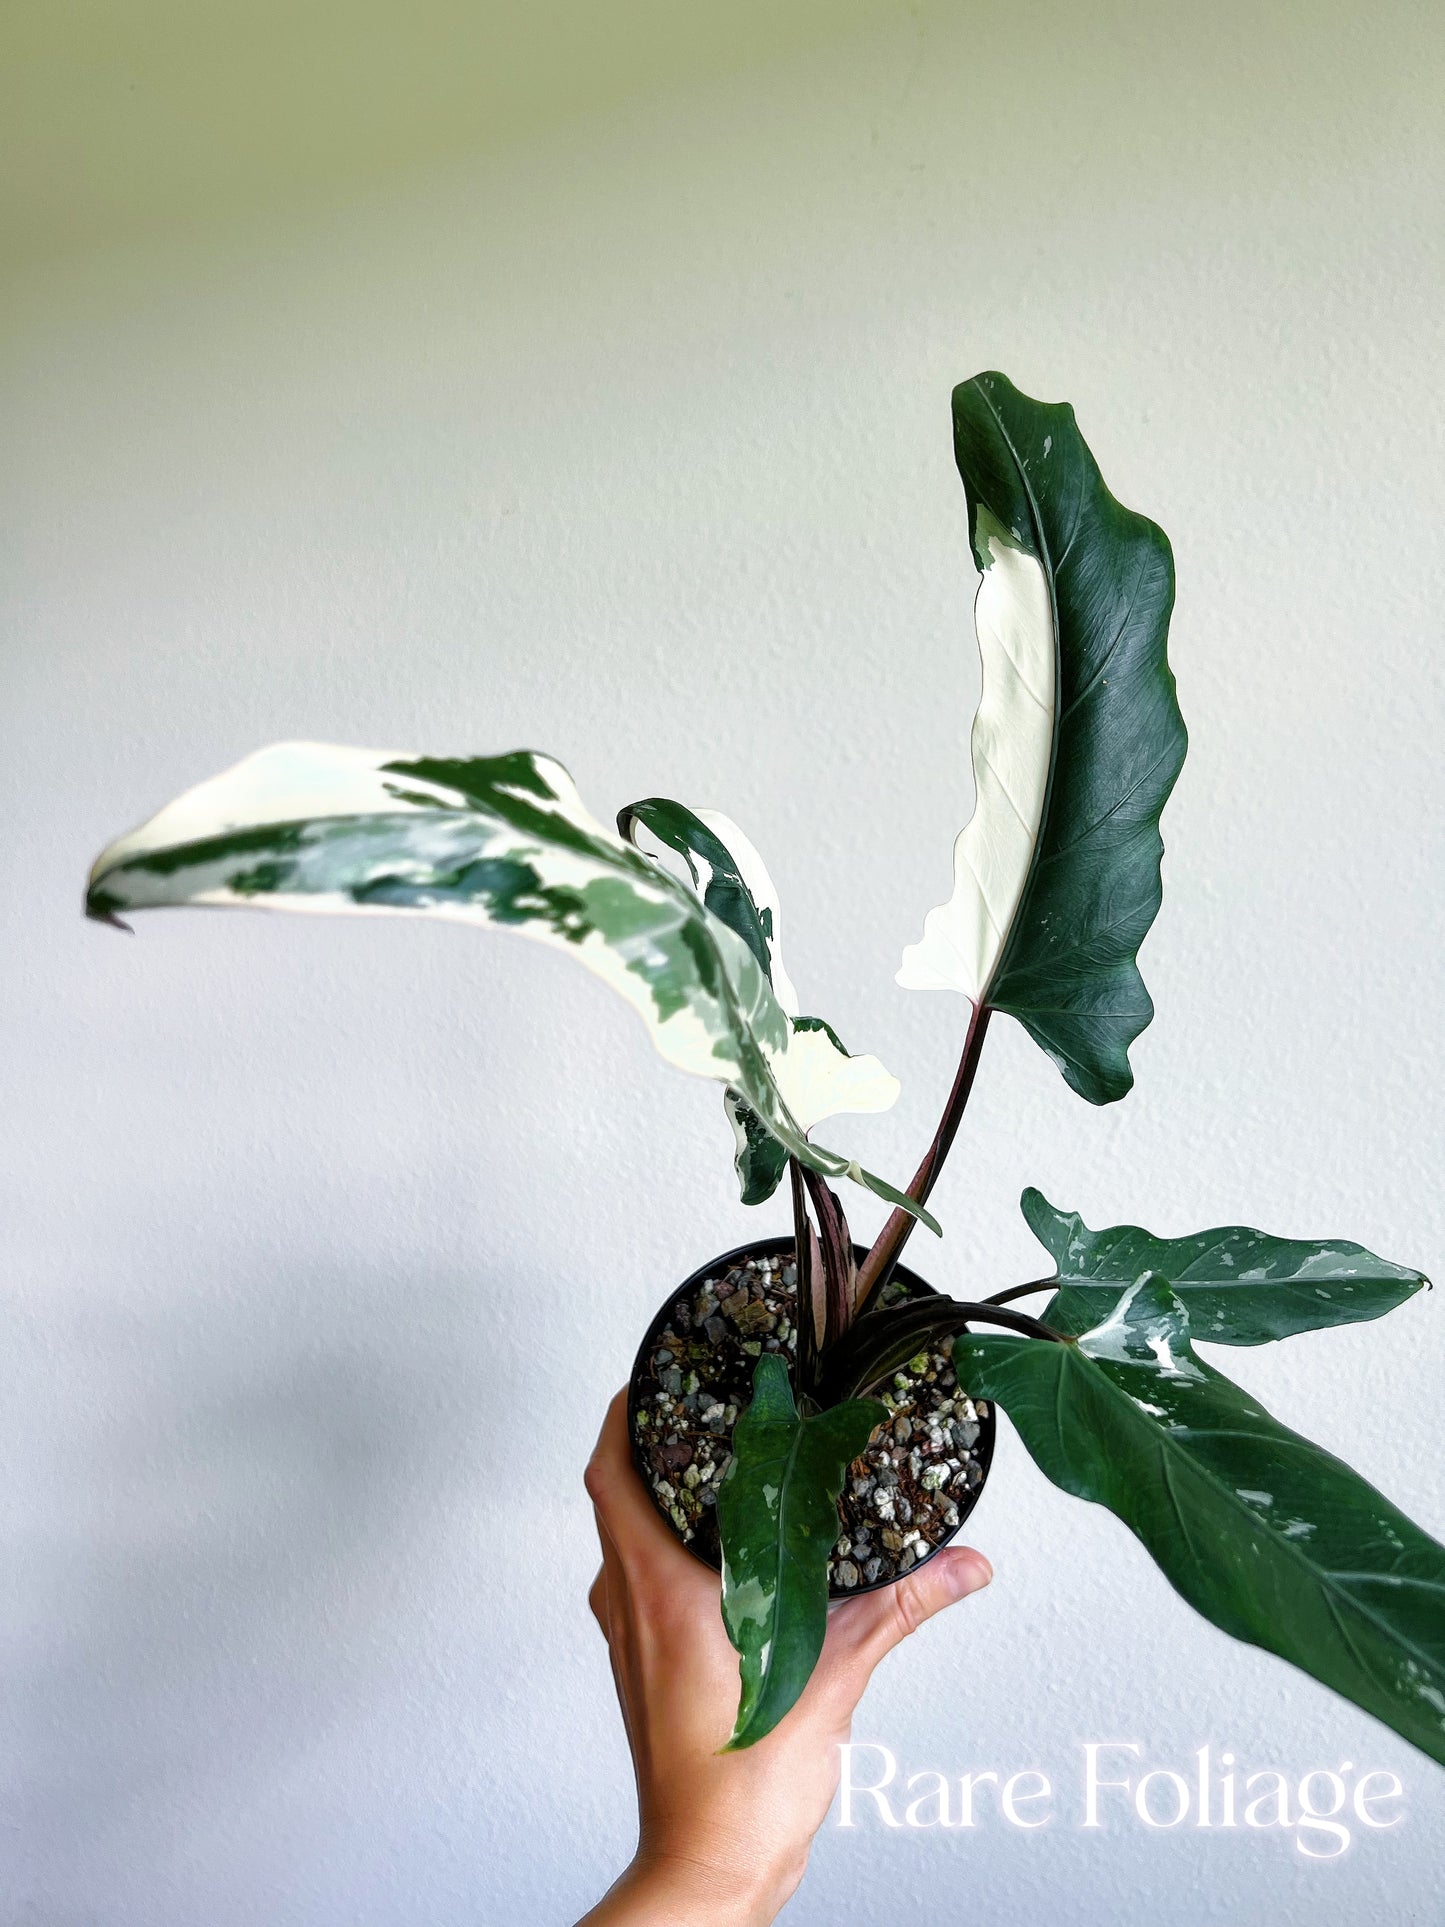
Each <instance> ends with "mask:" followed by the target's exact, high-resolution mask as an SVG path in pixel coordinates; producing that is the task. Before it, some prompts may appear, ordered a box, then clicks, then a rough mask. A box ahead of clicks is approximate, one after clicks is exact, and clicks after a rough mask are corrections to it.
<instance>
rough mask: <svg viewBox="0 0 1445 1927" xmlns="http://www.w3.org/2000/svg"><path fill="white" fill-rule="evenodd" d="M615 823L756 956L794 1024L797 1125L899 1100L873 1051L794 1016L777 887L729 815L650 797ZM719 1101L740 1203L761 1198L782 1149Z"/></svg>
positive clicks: (748, 1117)
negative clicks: (682, 868)
mask: <svg viewBox="0 0 1445 1927" xmlns="http://www.w3.org/2000/svg"><path fill="white" fill-rule="evenodd" d="M617 828H618V831H619V833H620V834H621V835H622V836H624V837H625V838H626V839H627V841H628V842H629V843H631V844H632V845H633V847H634V848H641V844H640V842H639V836H640V833H641V832H642V831H643V830H646V831H647V832H649V833H650V834H651V835H652V836H653V837H655V838H656V839H657V841H658V842H659V843H661V844H662V845H663V846H664V848H666V849H668V850H671V851H672V852H673V853H674V854H675V855H677V856H679V857H681V859H682V861H683V863H684V864H685V865H686V868H687V874H688V877H689V879H690V880H691V883H692V887H693V889H695V890H696V891H697V892H698V894H699V895H700V896H701V897H702V900H703V902H704V903H705V904H706V906H707V908H708V909H709V910H711V912H712V913H713V915H714V916H715V917H720V918H721V919H722V921H723V922H724V923H725V924H727V925H728V927H729V928H730V929H732V930H735V931H736V932H737V934H738V935H739V936H740V937H741V938H742V940H743V942H744V943H746V944H747V946H748V948H749V950H751V951H752V953H753V956H754V957H755V958H756V959H757V962H758V965H759V967H760V968H761V969H762V971H763V972H764V974H765V975H766V977H767V978H768V980H769V982H770V983H771V984H772V987H773V994H774V996H775V997H776V998H777V1000H778V1002H779V1004H780V1005H781V1006H782V1008H783V1010H784V1011H785V1012H786V1013H787V1015H788V1017H789V1018H790V1020H791V1022H792V1025H793V1032H794V1037H793V1043H792V1046H791V1049H790V1051H789V1060H790V1063H791V1064H792V1066H793V1067H794V1070H793V1075H792V1078H791V1081H790V1084H789V1088H788V1098H789V1106H790V1109H791V1110H792V1113H793V1116H794V1117H795V1119H796V1120H797V1122H798V1123H799V1125H800V1126H801V1127H802V1129H803V1130H805V1131H811V1130H812V1129H813V1127H814V1126H815V1125H817V1124H821V1123H822V1122H823V1120H824V1119H825V1118H829V1117H834V1116H836V1115H837V1114H838V1113H839V1112H840V1111H886V1110H887V1109H888V1108H889V1107H890V1106H891V1105H892V1104H893V1103H894V1102H895V1101H896V1100H897V1097H898V1088H899V1087H898V1079H897V1078H896V1077H894V1076H893V1075H892V1074H891V1073H890V1072H889V1071H886V1070H885V1069H884V1068H883V1066H882V1064H880V1063H879V1061H878V1059H877V1058H876V1057H853V1056H850V1055H849V1053H848V1051H847V1050H846V1049H845V1048H844V1046H843V1043H842V1040H841V1039H840V1038H839V1036H838V1033H837V1032H836V1031H835V1030H834V1029H833V1028H832V1026H831V1025H830V1024H827V1023H825V1022H824V1021H823V1020H822V1018H820V1017H800V1016H799V1015H798V995H797V992H796V991H795V990H794V988H793V984H792V980H791V978H790V977H789V976H788V974H787V971H786V970H785V969H784V967H783V958H782V910H781V906H780V905H779V902H778V893H777V890H776V888H775V886H774V884H773V880H772V877H771V876H770V875H769V874H768V870H767V866H766V865H765V864H764V862H763V860H762V858H761V857H760V856H759V854H758V852H757V850H756V849H755V848H754V846H753V845H752V843H751V842H750V841H749V840H748V838H747V837H746V836H745V835H744V834H743V832H742V831H741V830H740V829H739V828H738V826H737V824H736V823H734V822H733V821H732V819H731V818H730V817H727V816H723V815H722V814H721V813H720V812H719V811H716V810H691V809H689V808H688V807H687V806H686V804H683V803H674V802H672V801H670V800H669V799H668V798H667V797H662V796H650V797H646V798H644V799H643V800H642V801H641V802H638V803H629V804H628V806H627V808H626V809H624V810H620V811H619V812H618V816H617ZM724 1104H725V1108H726V1112H727V1118H728V1122H729V1124H730V1125H731V1126H732V1130H733V1138H734V1143H735V1145H736V1160H735V1162H736V1166H737V1174H738V1186H739V1189H740V1191H741V1193H742V1200H743V1203H744V1204H762V1203H764V1202H765V1201H766V1200H767V1199H768V1198H770V1197H771V1196H772V1195H773V1193H774V1191H776V1190H777V1188H778V1184H779V1182H780V1181H781V1179H782V1175H783V1170H784V1167H785V1165H786V1162H787V1154H786V1152H785V1151H784V1149H783V1146H782V1144H781V1143H780V1141H779V1140H778V1138H776V1137H775V1136H774V1135H773V1134H772V1133H771V1132H770V1131H769V1130H768V1129H767V1128H766V1127H765V1125H764V1124H763V1122H762V1120H761V1119H760V1118H759V1117H758V1116H757V1114H756V1112H754V1111H753V1110H752V1108H751V1107H750V1106H749V1104H748V1103H747V1100H746V1099H745V1098H744V1097H743V1096H742V1095H741V1094H740V1093H739V1092H738V1091H735V1090H730V1091H728V1092H726V1093H725V1096H724Z"/></svg>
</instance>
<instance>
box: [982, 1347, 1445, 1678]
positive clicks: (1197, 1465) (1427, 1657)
mask: <svg viewBox="0 0 1445 1927" xmlns="http://www.w3.org/2000/svg"><path fill="white" fill-rule="evenodd" d="M1018 1342H1019V1343H1020V1344H1029V1343H1031V1342H1033V1341H1031V1340H1029V1339H1021V1340H1019V1341H1018ZM1067 1351H1068V1353H1069V1357H1068V1358H1066V1359H1064V1360H1063V1361H1062V1363H1063V1367H1064V1369H1065V1370H1067V1369H1068V1367H1069V1364H1070V1363H1071V1362H1072V1363H1074V1364H1075V1365H1077V1364H1078V1363H1079V1362H1080V1361H1082V1360H1087V1361H1088V1364H1089V1366H1090V1367H1091V1369H1092V1370H1093V1371H1094V1373H1095V1375H1096V1377H1097V1379H1098V1382H1099V1383H1100V1384H1102V1385H1106V1386H1107V1387H1108V1388H1109V1391H1110V1393H1111V1395H1112V1396H1114V1397H1116V1398H1119V1399H1122V1400H1123V1401H1124V1403H1125V1404H1126V1405H1127V1406H1128V1407H1129V1410H1130V1412H1131V1413H1132V1414H1133V1415H1134V1420H1135V1422H1136V1423H1137V1424H1143V1425H1145V1426H1148V1427H1150V1429H1151V1430H1152V1431H1153V1433H1154V1436H1155V1437H1157V1439H1158V1440H1159V1443H1160V1445H1161V1447H1162V1448H1163V1449H1164V1450H1165V1451H1166V1452H1168V1451H1169V1450H1170V1449H1171V1448H1172V1449H1174V1450H1175V1451H1177V1450H1178V1448H1177V1447H1173V1442H1172V1439H1171V1435H1170V1434H1169V1433H1167V1432H1166V1431H1165V1430H1164V1429H1163V1427H1162V1426H1159V1427H1155V1426H1153V1425H1152V1422H1151V1421H1150V1420H1149V1417H1148V1414H1147V1413H1144V1412H1141V1411H1140V1409H1139V1406H1138V1404H1137V1402H1136V1401H1135V1399H1134V1398H1133V1397H1131V1395H1130V1394H1129V1393H1128V1392H1127V1391H1125V1389H1124V1387H1123V1386H1122V1385H1119V1384H1117V1383H1116V1382H1115V1381H1114V1380H1113V1379H1112V1378H1111V1377H1110V1376H1109V1374H1108V1373H1107V1372H1106V1371H1105V1370H1104V1369H1103V1367H1102V1365H1101V1364H1100V1363H1099V1361H1098V1360H1097V1359H1095V1358H1094V1357H1093V1356H1092V1355H1091V1354H1090V1353H1089V1352H1086V1351H1084V1350H1083V1349H1082V1348H1081V1347H1080V1346H1079V1345H1070V1346H1068V1347H1067ZM1189 1429H1190V1431H1192V1432H1197V1433H1199V1434H1200V1436H1201V1437H1214V1436H1216V1434H1215V1433H1214V1432H1212V1431H1210V1432H1206V1431H1205V1429H1204V1428H1203V1427H1202V1426H1197V1425H1195V1426H1191V1427H1190V1428H1189ZM1146 1436H1148V1433H1147V1432H1146ZM1217 1436H1219V1437H1226V1436H1229V1434H1228V1433H1227V1432H1226V1431H1221V1432H1220V1433H1218V1434H1217ZM1237 1436H1241V1437H1247V1438H1250V1439H1253V1440H1254V1441H1255V1442H1256V1443H1258V1441H1259V1434H1258V1433H1257V1432H1248V1433H1240V1434H1238V1435H1237ZM1179 1463H1180V1464H1182V1465H1184V1466H1187V1467H1188V1468H1190V1469H1191V1470H1192V1471H1194V1472H1196V1473H1197V1474H1198V1476H1199V1477H1200V1478H1201V1479H1203V1480H1204V1482H1205V1483H1206V1484H1207V1485H1210V1486H1212V1487H1213V1488H1214V1489H1215V1490H1216V1491H1218V1492H1219V1493H1221V1494H1222V1495H1223V1496H1224V1497H1225V1499H1226V1500H1227V1501H1228V1504H1229V1507H1230V1509H1231V1510H1232V1511H1235V1512H1239V1513H1242V1514H1243V1515H1244V1516H1245V1517H1246V1518H1248V1519H1250V1520H1251V1521H1252V1522H1253V1523H1254V1524H1255V1525H1256V1526H1262V1527H1263V1528H1264V1529H1265V1531H1266V1532H1267V1533H1268V1534H1269V1538H1270V1541H1271V1543H1272V1544H1273V1545H1274V1546H1275V1547H1276V1549H1277V1550H1279V1551H1282V1552H1285V1553H1287V1554H1288V1555H1289V1557H1290V1558H1291V1559H1292V1560H1293V1561H1294V1562H1295V1563H1296V1564H1297V1565H1299V1566H1301V1567H1303V1569H1304V1570H1305V1571H1306V1572H1307V1573H1308V1574H1309V1575H1310V1576H1311V1577H1312V1578H1313V1579H1314V1580H1315V1581H1316V1582H1317V1583H1318V1584H1320V1585H1321V1586H1323V1587H1325V1588H1326V1589H1327V1591H1328V1593H1329V1595H1330V1596H1331V1598H1332V1599H1335V1598H1337V1599H1339V1600H1343V1601H1344V1603H1345V1604H1346V1605H1348V1606H1350V1607H1352V1608H1353V1609H1354V1611H1355V1612H1356V1613H1358V1614H1359V1615H1360V1617H1361V1618H1362V1619H1365V1620H1367V1621H1368V1622H1369V1623H1370V1624H1371V1625H1372V1626H1373V1627H1374V1628H1375V1629H1376V1632H1377V1634H1378V1635H1379V1636H1380V1637H1382V1638H1384V1639H1386V1640H1387V1641H1388V1642H1390V1643H1392V1644H1394V1645H1396V1646H1400V1647H1403V1648H1404V1649H1405V1650H1406V1651H1408V1652H1410V1653H1412V1654H1414V1655H1415V1656H1416V1657H1417V1658H1418V1659H1419V1660H1420V1661H1421V1662H1422V1664H1424V1665H1425V1666H1427V1667H1428V1669H1429V1672H1430V1675H1431V1677H1432V1678H1434V1679H1441V1678H1445V1667H1442V1666H1441V1663H1440V1660H1439V1658H1438V1657H1437V1656H1436V1655H1434V1654H1432V1653H1430V1652H1429V1651H1428V1649H1427V1648H1424V1647H1420V1646H1417V1645H1415V1644H1414V1642H1413V1641H1412V1640H1410V1639H1407V1638H1402V1637H1401V1636H1400V1635H1399V1634H1398V1633H1397V1632H1396V1631H1395V1630H1394V1629H1393V1628H1392V1627H1391V1625H1390V1623H1389V1621H1388V1620H1383V1619H1381V1618H1380V1617H1379V1616H1378V1614H1376V1613H1374V1612H1372V1611H1371V1610H1370V1609H1369V1607H1368V1606H1366V1605H1364V1604H1363V1603H1362V1602H1361V1601H1360V1600H1358V1599H1357V1598H1356V1597H1355V1595H1354V1594H1353V1593H1351V1592H1349V1591H1348V1590H1346V1589H1345V1588H1344V1587H1343V1586H1341V1585H1339V1584H1338V1583H1337V1578H1336V1575H1335V1573H1334V1572H1333V1571H1332V1570H1331V1569H1330V1568H1329V1567H1325V1566H1317V1565H1315V1564H1314V1563H1313V1562H1312V1561H1311V1560H1310V1559H1309V1557H1308V1556H1307V1554H1306V1552H1305V1549H1304V1546H1303V1545H1302V1544H1301V1542H1300V1541H1299V1540H1296V1539H1289V1538H1286V1536H1285V1535H1284V1533H1282V1532H1277V1531H1276V1530H1275V1529H1274V1527H1273V1526H1272V1525H1271V1523H1270V1521H1269V1520H1268V1519H1267V1518H1265V1517H1264V1515H1263V1514H1262V1513H1259V1512H1256V1511H1255V1509H1254V1507H1253V1506H1252V1505H1249V1504H1248V1503H1247V1502H1246V1501H1245V1500H1243V1499H1241V1498H1240V1496H1239V1494H1238V1493H1237V1492H1236V1491H1235V1490H1234V1488H1233V1487H1232V1486H1230V1485H1228V1484H1226V1483H1225V1482H1224V1480H1222V1479H1221V1478H1220V1477H1219V1476H1218V1474H1217V1473H1215V1472H1214V1471H1212V1470H1211V1468H1210V1467H1209V1466H1207V1465H1205V1464H1204V1463H1203V1462H1202V1461H1201V1460H1199V1459H1194V1458H1189V1457H1187V1456H1181V1457H1180V1459H1179Z"/></svg>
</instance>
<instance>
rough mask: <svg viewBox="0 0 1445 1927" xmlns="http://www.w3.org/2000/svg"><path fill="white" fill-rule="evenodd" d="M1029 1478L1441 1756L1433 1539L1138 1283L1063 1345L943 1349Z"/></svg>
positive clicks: (1444, 1758)
mask: <svg viewBox="0 0 1445 1927" xmlns="http://www.w3.org/2000/svg"><path fill="white" fill-rule="evenodd" d="M954 1357H955V1364H956V1368H957V1371H958V1376H959V1382H960V1383H961V1384H963V1385H964V1386H966V1388H967V1390H968V1392H969V1394H970V1396H971V1397H973V1398H989V1399H994V1400H996V1401H997V1403H998V1404H999V1405H1001V1406H1002V1407H1003V1409H1004V1410H1005V1411H1006V1412H1007V1413H1008V1415H1009V1417H1010V1418H1011V1419H1012V1420H1013V1423H1014V1425H1015V1427H1016V1428H1017V1430H1018V1432H1019V1435H1020V1437H1021V1438H1022V1439H1023V1441H1024V1444H1025V1445H1026V1446H1027V1447H1028V1450H1029V1452H1030V1453H1031V1454H1032V1456H1033V1458H1034V1460H1035V1462H1036V1463H1037V1464H1038V1466H1039V1467H1040V1469H1041V1470H1042V1471H1043V1472H1044V1473H1045V1474H1046V1475H1047V1476H1048V1477H1049V1478H1050V1479H1052V1480H1053V1482H1054V1484H1055V1485H1058V1486H1061V1487H1062V1488H1063V1489H1064V1491H1066V1492H1072V1493H1073V1494H1074V1495H1075V1496H1076V1497H1078V1498H1081V1499H1090V1500H1092V1501H1093V1502H1094V1503H1096V1504H1098V1505H1103V1506H1107V1507H1108V1508H1109V1510H1110V1511H1111V1512H1114V1513H1117V1515H1118V1516H1119V1518H1121V1519H1122V1520H1123V1521H1124V1523H1125V1524H1126V1525H1127V1526H1128V1527H1129V1529H1130V1530H1131V1531H1132V1532H1133V1533H1135V1534H1136V1536H1137V1537H1138V1538H1139V1540H1140V1541H1141V1542H1142V1543H1143V1545H1144V1546H1145V1547H1146V1549H1147V1550H1148V1551H1149V1553H1150V1554H1151V1555H1152V1556H1153V1558H1154V1559H1155V1560H1156V1562H1157V1563H1158V1565H1159V1566H1160V1568H1161V1569H1162V1571H1163V1572H1164V1573H1165V1575H1166V1577H1167V1578H1168V1579H1169V1580H1170V1582H1171V1584H1172V1585H1173V1586H1174V1587H1175V1588H1176V1589H1177V1590H1178V1591H1179V1592H1180V1593H1182V1594H1183V1596H1184V1598H1185V1599H1187V1600H1188V1601H1189V1603H1190V1604H1191V1605H1192V1606H1194V1607H1196V1608H1197V1609H1198V1610H1199V1611H1200V1612H1201V1613H1203V1614H1204V1616H1205V1618H1206V1619H1209V1620H1212V1621H1213V1623H1214V1624H1215V1625H1216V1626H1220V1627H1222V1628H1223V1629H1224V1631H1225V1632H1227V1633H1232V1634H1233V1635H1234V1637H1235V1638H1236V1639H1243V1640H1248V1641H1249V1642H1250V1643H1251V1644H1252V1645H1255V1646H1262V1647H1263V1648H1265V1650H1266V1651H1268V1652H1272V1653H1277V1654H1278V1655H1279V1656H1280V1658H1282V1659H1287V1660H1290V1661H1291V1662H1292V1663H1293V1664H1294V1665H1296V1666H1298V1667H1300V1668H1302V1669H1303V1671H1305V1672H1306V1673H1310V1674H1312V1675H1313V1676H1314V1678H1316V1679H1318V1680H1321V1681H1323V1682H1324V1684H1325V1685H1327V1686H1331V1687H1333V1688H1334V1689H1335V1691H1336V1692H1338V1693H1342V1694H1343V1695H1344V1696H1345V1698H1346V1699H1349V1700H1353V1701H1354V1702H1355V1704H1356V1705H1357V1706H1362V1707H1364V1708H1365V1710H1366V1711H1367V1712H1370V1713H1373V1714H1375V1716H1376V1717H1377V1718H1379V1719H1381V1720H1384V1721H1385V1722H1386V1724H1387V1725H1389V1726H1392V1727H1393V1728H1394V1729H1395V1731H1396V1732H1397V1733H1400V1734H1403V1735H1404V1737H1405V1738H1406V1739H1407V1740H1411V1741H1413V1743H1414V1744H1415V1745H1416V1746H1418V1747H1420V1748H1422V1749H1423V1751H1425V1752H1426V1753H1428V1754H1430V1755H1431V1757H1432V1758H1434V1759H1436V1760H1439V1761H1441V1762H1445V1546H1441V1545H1440V1544H1438V1543H1437V1541H1435V1540H1434V1539H1432V1538H1430V1537H1429V1535H1428V1534H1427V1533H1425V1532H1422V1531H1421V1529H1420V1528H1419V1527H1418V1526H1417V1525H1415V1524H1413V1523H1412V1522H1411V1521H1410V1520H1409V1519H1407V1518H1406V1517H1405V1515H1404V1513H1403V1512H1401V1511H1400V1510H1399V1509H1398V1508H1397V1507H1395V1506H1393V1505H1392V1504H1391V1503H1390V1501H1389V1500H1388V1499H1386V1498H1385V1497H1384V1496H1383V1495H1382V1494H1381V1493H1379V1492H1377V1491H1376V1490H1375V1488H1374V1487H1373V1486H1371V1485H1368V1484H1367V1483H1366V1482H1365V1480H1364V1479H1362V1478H1361V1477H1360V1476H1359V1474H1358V1473H1356V1472H1352V1471H1351V1470H1350V1468H1349V1466H1347V1465H1345V1464H1344V1463H1343V1462H1342V1461H1341V1460H1339V1459H1337V1458H1334V1457H1333V1456H1332V1455H1331V1454H1330V1453H1328V1452H1326V1451H1323V1450H1322V1449H1321V1448H1320V1447H1319V1446H1317V1445H1312V1444H1311V1443H1310V1441H1309V1440H1308V1439H1304V1438H1301V1437H1300V1435H1299V1434H1298V1433H1297V1432H1292V1431H1290V1430H1289V1429H1288V1428H1287V1427H1286V1426H1283V1425H1281V1424H1280V1423H1279V1422H1278V1420H1276V1419H1274V1418H1272V1417H1271V1416H1270V1414H1269V1413H1268V1412H1267V1411H1265V1409H1264V1407H1263V1406H1261V1405H1259V1404H1258V1403H1257V1402H1256V1401H1255V1400H1254V1399H1252V1398H1251V1397H1250V1396H1249V1395H1248V1394H1247V1393H1246V1392H1244V1391H1242V1390H1241V1389H1240V1387H1239V1386H1237V1385H1234V1384H1232V1383H1231V1382H1230V1380H1229V1379H1227V1378H1225V1377H1223V1376H1222V1374H1220V1373H1219V1372H1216V1371H1214V1370H1213V1369H1212V1368H1211V1367H1210V1366H1208V1365H1206V1364H1205V1363H1204V1361H1203V1360H1202V1359H1200V1358H1199V1357H1198V1356H1197V1355H1196V1354H1195V1352H1194V1351H1193V1349H1192V1347H1191V1344H1190V1339H1189V1321H1188V1317H1187V1315H1186V1313H1185V1311H1184V1308H1183V1306H1182V1305H1181V1304H1180V1302H1179V1300H1178V1298H1177V1297H1176V1296H1175V1295H1174V1293H1173V1292H1172V1291H1171V1290H1170V1289H1169V1286H1168V1285H1167V1284H1166V1283H1165V1282H1164V1281H1163V1280H1162V1279H1159V1278H1157V1277H1154V1276H1152V1275H1146V1276H1145V1277H1143V1278H1141V1279H1140V1280H1139V1281H1138V1282H1137V1283H1136V1284H1135V1285H1133V1286H1132V1287H1131V1288H1130V1290H1129V1291H1128V1292H1127V1294H1126V1295H1125V1296H1124V1298H1123V1300H1122V1301H1121V1302H1120V1304H1119V1305H1118V1307H1117V1308H1116V1309H1115V1311H1114V1312H1113V1314H1112V1315H1111V1316H1110V1317H1109V1318H1108V1319H1107V1320H1105V1321H1104V1322H1103V1323H1102V1324H1100V1325H1097V1326H1095V1327H1094V1328H1093V1329H1092V1330H1090V1331H1088V1332H1086V1333H1084V1334H1083V1336H1081V1337H1080V1338H1079V1339H1078V1340H1077V1342H1074V1341H1069V1342H1065V1343H1063V1344H1049V1343H1041V1342H1040V1341H1038V1340H1036V1339H1027V1338H1011V1337H994V1336H992V1335H989V1336H981V1335H979V1334H977V1333H970V1334H969V1335H968V1336H966V1337H963V1338H960V1339H958V1340H956V1342H955V1345H954Z"/></svg>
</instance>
